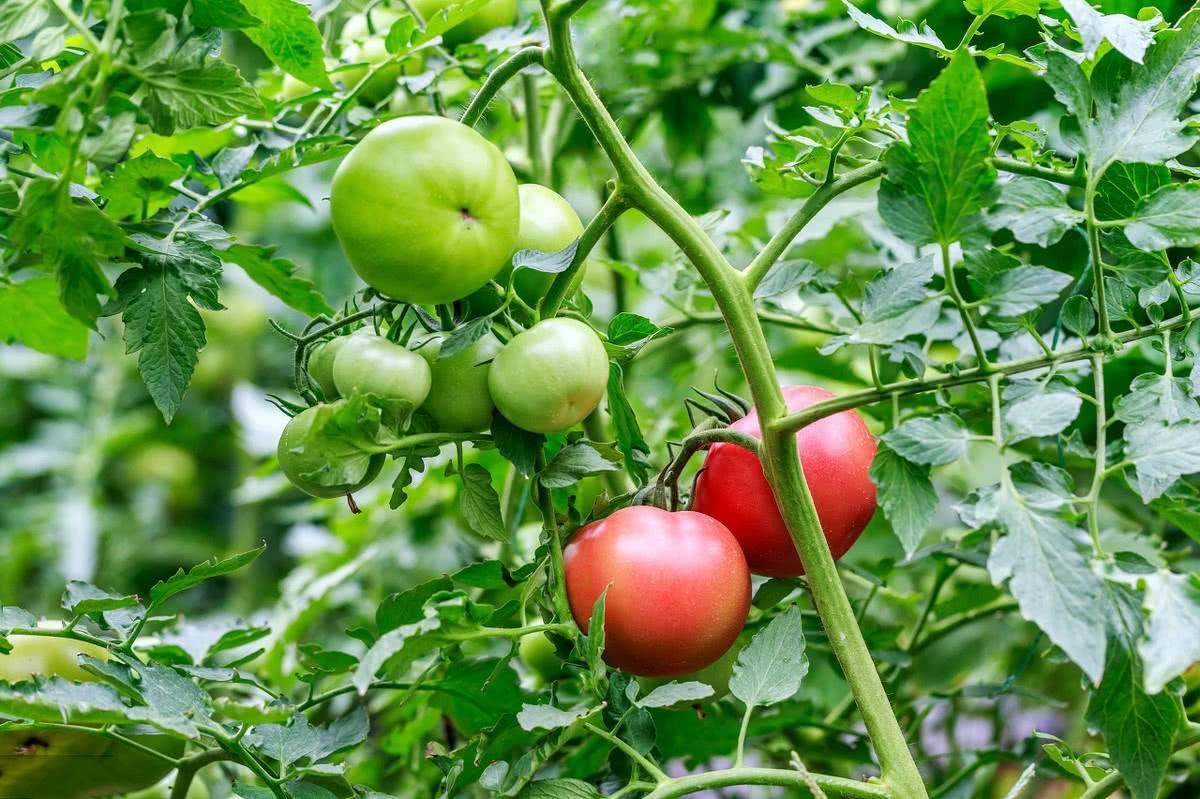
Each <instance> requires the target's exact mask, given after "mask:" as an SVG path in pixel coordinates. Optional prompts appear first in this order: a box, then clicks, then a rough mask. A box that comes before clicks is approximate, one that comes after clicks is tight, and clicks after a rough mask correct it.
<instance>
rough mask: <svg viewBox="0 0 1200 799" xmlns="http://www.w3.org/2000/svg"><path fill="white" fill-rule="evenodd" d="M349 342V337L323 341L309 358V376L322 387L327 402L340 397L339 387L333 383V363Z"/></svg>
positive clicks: (314, 348)
mask: <svg viewBox="0 0 1200 799" xmlns="http://www.w3.org/2000/svg"><path fill="white" fill-rule="evenodd" d="M349 340H350V337H349V336H337V337H336V338H331V339H330V340H329V341H322V342H321V343H320V344H318V345H317V346H315V347H313V351H312V354H311V355H309V356H308V375H309V377H311V378H312V379H313V382H314V383H316V384H317V385H318V386H319V387H320V389H321V393H322V394H324V395H325V399H327V400H333V399H337V398H338V396H339V395H338V390H337V386H336V385H334V383H333V361H334V359H335V358H337V354H338V353H339V352H341V351H342V347H344V346H345V345H346V342H347V341H349Z"/></svg>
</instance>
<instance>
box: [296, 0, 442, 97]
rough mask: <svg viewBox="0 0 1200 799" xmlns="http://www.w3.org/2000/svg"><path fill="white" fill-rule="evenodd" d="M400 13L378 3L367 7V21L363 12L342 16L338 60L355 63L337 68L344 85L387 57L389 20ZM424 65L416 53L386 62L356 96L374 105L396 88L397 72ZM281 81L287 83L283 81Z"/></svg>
mask: <svg viewBox="0 0 1200 799" xmlns="http://www.w3.org/2000/svg"><path fill="white" fill-rule="evenodd" d="M400 16H401V11H400V10H397V9H393V8H390V7H388V6H384V5H380V6H375V7H374V8H373V9H371V19H370V24H369V25H368V23H367V15H366V14H355V15H354V16H352V17H350V18H349V19H348V20H346V24H345V25H344V26H343V27H342V33H341V36H340V37H339V41H340V42H341V46H342V60H343V61H345V62H346V63H350V64H358V65H359V66H354V67H350V68H347V69H342V70H339V71H338V72H337V76H338V77H339V78H340V79H341V81H342V83H343V84H345V86H346V88H347V89H350V88H353V87H354V86H357V85H358V82H359V81H360V80H362V79H363V78H365V77H366V75H367V72H368V71H369V70H370V69H371V67H373V66H375V65H377V64H382V63H383V62H384V61H387V60H388V59H389V58H391V56H392V54H391V53H389V52H388V51H387V45H386V43H385V42H386V40H387V35H388V31H389V30H391V28H392V24H393V23H394V22H395V21H396V20H398V19H399V18H400ZM424 69H425V64H424V59H422V58H420V57H413V58H409V59H406V60H404V61H399V62H397V63H395V64H389V65H388V66H386V67H384V68H383V69H381V70H378V71H377V72H376V73H375V74H374V75H373V76H371V79H370V80H369V81H367V85H365V86H363V88H362V91H361V92H359V95H358V96H359V98H361V99H362V100H365V101H366V102H368V103H370V104H371V105H374V104H375V103H378V102H379V101H380V100H382V99H383V98H385V97H387V96H388V95H389V94H391V93H392V91H393V90H395V89H396V80H397V79H398V78H399V77H400V75H401V74H405V75H418V74H420V73H421V71H422V70H424ZM284 85H285V86H286V85H287V84H286V81H285V83H284ZM310 91H311V89H310Z"/></svg>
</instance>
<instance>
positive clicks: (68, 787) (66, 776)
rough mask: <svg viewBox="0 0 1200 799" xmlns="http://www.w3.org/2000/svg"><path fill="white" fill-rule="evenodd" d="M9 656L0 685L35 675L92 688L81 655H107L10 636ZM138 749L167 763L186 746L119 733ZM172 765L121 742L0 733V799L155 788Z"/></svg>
mask: <svg viewBox="0 0 1200 799" xmlns="http://www.w3.org/2000/svg"><path fill="white" fill-rule="evenodd" d="M8 642H9V643H10V644H12V651H11V652H9V653H8V654H7V655H0V680H3V681H5V682H9V683H18V682H25V681H28V680H31V679H33V678H34V677H36V676H42V677H61V678H63V679H67V680H72V681H74V682H96V681H97V678H96V676H95V675H93V674H91V673H89V672H87V671H84V670H83V668H82V667H81V666H80V664H79V657H80V655H90V656H91V657H94V658H96V659H97V660H108V658H109V655H108V651H107V650H106V649H103V648H101V647H98V646H94V645H92V644H87V643H83V642H80V641H72V640H69V639H66V638H52V637H43V636H34V635H10V636H8ZM125 733H126V734H127V735H130V737H132V739H133V740H135V741H137V743H139V744H141V745H142V746H145V747H148V748H150V749H153V750H154V751H156V752H160V753H162V754H164V755H167V756H168V757H172V758H178V757H181V756H182V755H183V749H184V741H183V740H182V739H180V738H174V737H171V736H169V735H166V734H163V733H160V732H157V731H155V730H152V729H150V728H145V729H143V728H138V729H137V731H136V732H131V731H125ZM170 772H171V765H170V764H169V763H168V762H166V761H165V760H162V759H161V758H158V757H155V756H154V755H152V754H150V753H148V752H145V751H142V750H140V749H137V748H135V747H132V746H129V745H127V744H124V743H120V742H117V741H113V740H111V739H108V738H102V737H100V736H98V735H93V734H91V733H87V732H78V731H75V730H70V731H66V730H12V731H3V730H0V797H9V796H12V797H26V796H28V797H37V799H93V797H101V796H113V795H123V794H127V793H130V792H132V791H139V790H141V789H143V788H147V787H149V786H151V785H154V784H155V783H157V782H158V781H159V780H161V779H162V778H163V777H165V776H166V775H167V774H168V773H170Z"/></svg>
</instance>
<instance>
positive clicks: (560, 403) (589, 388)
mask: <svg viewBox="0 0 1200 799" xmlns="http://www.w3.org/2000/svg"><path fill="white" fill-rule="evenodd" d="M607 386H608V353H607V352H606V351H605V349H604V344H603V343H602V342H601V341H600V337H599V336H597V335H596V332H595V331H594V330H592V329H591V328H590V327H588V326H587V325H586V324H584V323H583V322H580V321H578V320H576V319H568V318H566V317H557V318H555V319H546V320H545V321H542V322H538V323H537V324H536V325H534V326H533V327H531V328H529V329H528V330H526V331H525V332H523V333H520V334H519V335H517V336H515V337H514V338H513V340H512V341H510V342H508V344H507V346H505V347H504V349H502V350H501V351H500V354H499V355H497V356H496V360H494V361H493V362H492V368H491V371H490V372H489V373H488V389H489V390H490V391H491V393H492V401H493V402H495V403H496V407H497V408H498V409H499V410H500V413H502V414H504V418H506V419H508V421H510V422H512V423H513V424H515V425H516V426H517V427H520V428H521V429H523V430H529V431H531V432H534V433H557V432H561V431H563V430H567V429H569V428H571V427H573V426H574V425H575V424H577V423H579V422H581V421H583V418H584V417H585V416H587V415H588V414H589V413H591V412H592V411H593V410H595V408H596V406H597V405H599V404H600V400H601V399H603V397H604V391H605V389H606V388H607Z"/></svg>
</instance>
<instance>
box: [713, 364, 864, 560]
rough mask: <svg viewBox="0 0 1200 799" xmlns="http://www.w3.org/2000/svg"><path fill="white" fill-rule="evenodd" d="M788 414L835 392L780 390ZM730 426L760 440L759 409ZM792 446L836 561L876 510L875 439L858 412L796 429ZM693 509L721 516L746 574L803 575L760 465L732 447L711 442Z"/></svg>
mask: <svg viewBox="0 0 1200 799" xmlns="http://www.w3.org/2000/svg"><path fill="white" fill-rule="evenodd" d="M783 396H784V400H785V401H786V402H787V407H788V409H789V410H791V411H798V410H802V409H804V408H807V407H808V406H809V405H812V404H814V403H817V402H821V401H822V400H827V399H831V398H832V397H833V396H834V395H833V394H831V393H830V392H828V391H826V390H825V389H823V388H817V387H815V386H790V387H787V388H785V389H783ZM730 429H732V430H736V431H737V432H739V433H746V434H748V435H752V436H754V437H755V438H760V437H761V431H760V430H759V424H758V414H757V413H756V412H754V411H751V412H750V414H749V415H748V416H746V417H745V418H744V419H739V420H738V421H736V422H734V423H733V424H732V425H730ZM796 448H797V449H798V450H799V452H800V462H801V463H802V464H803V466H804V476H805V478H807V480H808V487H809V490H810V491H812V497H813V503H814V504H815V505H816V508H817V515H818V516H819V517H820V519H821V527H822V528H823V529H824V531H825V540H826V541H828V542H829V549H830V551H831V552H832V553H833V557H834V558H840V557H842V555H845V554H846V552H847V551H849V549H850V547H852V546H853V545H854V542H855V541H857V540H858V537H859V536H860V535H862V531H863V529H864V528H865V527H866V526H867V523H868V522H870V521H871V516H873V515H874V513H875V484H874V483H873V482H871V477H870V475H869V471H870V468H871V460H872V459H873V458H874V457H875V439H874V438H873V437H872V436H871V432H870V431H869V430H868V429H867V426H866V424H865V423H864V422H863V419H862V416H860V415H859V413H858V412H857V411H853V410H850V411H842V412H841V413H837V414H834V415H833V416H827V417H825V418H824V419H821V420H820V421H817V422H814V423H812V424H810V425H808V426H807V427H805V428H804V429H803V430H801V431H800V432H798V433H797V434H796ZM692 509H693V510H695V511H697V512H698V513H703V514H705V515H707V516H711V517H713V518H714V519H716V520H718V521H720V522H721V523H722V524H724V525H725V526H726V527H728V528H729V531H730V532H731V533H733V535H734V537H735V538H737V540H738V543H740V544H741V545H742V551H743V552H745V554H746V562H747V563H749V564H750V571H752V572H754V573H755V574H763V575H767V576H770V577H795V576H798V575H801V574H803V573H804V566H803V565H802V564H801V563H800V556H799V555H797V554H796V547H795V545H794V544H793V543H792V538H791V536H790V535H789V534H788V530H787V527H786V526H785V525H784V523H783V518H782V517H781V516H780V515H779V507H778V506H777V505H776V504H775V497H774V495H773V494H772V493H771V486H770V485H769V484H768V483H767V478H766V476H765V475H764V474H763V469H762V464H760V463H759V462H758V458H757V457H755V456H754V454H753V453H751V452H749V451H747V450H745V449H743V448H742V447H739V446H737V445H736V444H714V445H713V446H712V447H711V448H710V449H709V451H708V455H707V457H706V458H705V460H704V469H703V471H702V472H701V473H700V475H699V477H698V478H697V480H696V488H695V494H694V500H693V502H692Z"/></svg>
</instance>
